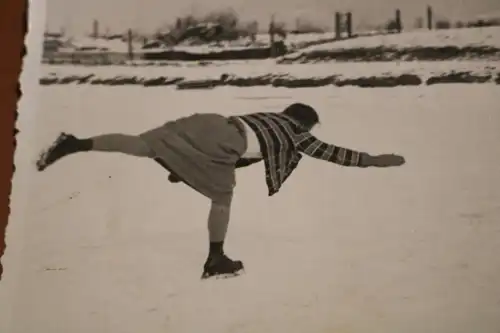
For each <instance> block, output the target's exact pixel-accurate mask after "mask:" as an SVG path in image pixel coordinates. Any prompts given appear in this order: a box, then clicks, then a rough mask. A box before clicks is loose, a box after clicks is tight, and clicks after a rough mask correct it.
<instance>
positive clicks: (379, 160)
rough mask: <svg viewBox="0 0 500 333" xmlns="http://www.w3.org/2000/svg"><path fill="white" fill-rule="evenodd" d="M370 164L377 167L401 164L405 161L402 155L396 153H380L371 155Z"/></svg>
mask: <svg viewBox="0 0 500 333" xmlns="http://www.w3.org/2000/svg"><path fill="white" fill-rule="evenodd" d="M371 163H372V166H375V167H379V168H386V167H394V166H401V165H403V164H405V163H406V160H405V158H404V157H403V156H400V155H396V154H382V155H377V156H373V157H372V162H371Z"/></svg>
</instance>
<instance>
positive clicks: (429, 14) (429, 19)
mask: <svg viewBox="0 0 500 333" xmlns="http://www.w3.org/2000/svg"><path fill="white" fill-rule="evenodd" d="M432 26H433V22H432V7H431V6H427V29H429V30H432Z"/></svg>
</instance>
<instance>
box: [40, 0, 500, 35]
mask: <svg viewBox="0 0 500 333" xmlns="http://www.w3.org/2000/svg"><path fill="white" fill-rule="evenodd" d="M427 4H429V5H432V7H433V8H434V12H435V16H436V17H447V18H449V19H452V20H456V19H467V18H472V17H475V16H476V15H482V14H487V13H490V12H496V13H500V0H427V1H420V0H211V1H209V0H47V28H48V29H49V30H51V31H54V30H56V31H59V30H60V29H61V27H63V26H64V27H65V29H66V31H67V32H68V33H70V34H82V33H88V32H90V31H91V27H92V20H93V19H97V20H99V21H100V27H101V29H100V30H101V31H104V30H105V29H106V28H107V29H109V30H110V31H111V32H113V33H121V32H123V31H124V30H126V29H127V28H132V29H136V30H138V31H141V32H147V33H149V32H154V31H155V29H157V28H158V27H160V26H162V25H165V24H168V23H172V22H173V21H174V20H175V18H176V17H177V16H182V15H186V14H191V13H192V14H195V15H199V14H204V13H206V12H208V11H211V10H216V9H223V8H229V7H230V8H232V9H233V10H235V11H236V12H237V13H238V14H239V16H240V18H241V20H243V21H247V20H248V21H249V20H257V21H258V22H259V24H260V26H261V27H262V26H265V25H267V24H268V22H269V19H270V16H271V14H272V13H276V18H277V19H278V20H280V21H284V22H286V23H287V24H288V27H290V28H292V27H293V25H294V22H295V19H296V18H297V17H304V18H306V19H309V20H313V19H314V20H315V21H316V22H320V23H321V24H324V25H327V26H328V27H330V28H331V27H333V13H334V12H335V11H337V10H338V11H347V10H350V11H352V12H353V23H354V25H357V24H359V23H360V22H366V23H368V24H380V23H382V22H385V21H386V20H387V19H389V18H391V17H392V16H393V15H394V10H395V9H396V8H399V9H401V12H402V19H403V24H406V25H409V26H411V25H413V23H414V21H415V19H416V17H418V16H423V15H424V14H425V8H426V5H427Z"/></svg>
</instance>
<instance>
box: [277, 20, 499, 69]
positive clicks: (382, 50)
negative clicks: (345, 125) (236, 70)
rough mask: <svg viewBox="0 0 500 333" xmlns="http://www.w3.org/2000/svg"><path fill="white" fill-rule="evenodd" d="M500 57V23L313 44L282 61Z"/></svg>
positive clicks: (495, 58) (285, 57) (494, 58)
mask: <svg viewBox="0 0 500 333" xmlns="http://www.w3.org/2000/svg"><path fill="white" fill-rule="evenodd" d="M452 59H490V60H500V27H487V28H474V29H472V28H470V29H449V30H433V31H428V30H425V31H415V32H406V33H401V34H389V35H381V36H372V37H358V38H354V39H349V40H341V41H336V42H333V43H327V44H323V45H319V46H312V47H309V48H306V49H303V50H301V51H300V52H295V53H291V54H288V55H285V56H283V57H282V58H280V59H279V60H278V61H279V62H280V63H304V62H312V61H316V62H317V61H330V60H336V61H394V60H405V61H411V60H452Z"/></svg>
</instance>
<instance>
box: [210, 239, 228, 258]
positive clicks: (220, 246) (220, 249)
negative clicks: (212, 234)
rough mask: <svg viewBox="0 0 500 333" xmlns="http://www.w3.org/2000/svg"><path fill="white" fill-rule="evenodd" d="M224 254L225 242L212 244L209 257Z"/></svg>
mask: <svg viewBox="0 0 500 333" xmlns="http://www.w3.org/2000/svg"><path fill="white" fill-rule="evenodd" d="M222 254H224V242H210V249H209V255H210V256H213V255H222Z"/></svg>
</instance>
